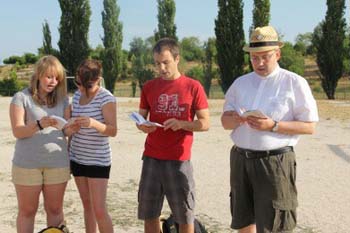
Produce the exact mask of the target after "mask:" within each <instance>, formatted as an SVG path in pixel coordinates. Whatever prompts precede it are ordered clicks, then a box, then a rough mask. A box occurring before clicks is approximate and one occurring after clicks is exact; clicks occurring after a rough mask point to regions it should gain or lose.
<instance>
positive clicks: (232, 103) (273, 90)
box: [221, 26, 318, 233]
mask: <svg viewBox="0 0 350 233" xmlns="http://www.w3.org/2000/svg"><path fill="white" fill-rule="evenodd" d="M282 46H283V43H282V42H280V41H279V40H278V34H277V33H276V31H275V29H274V28H273V27H271V26H265V27H258V28H256V29H255V30H254V31H253V32H252V34H251V37H250V43H249V44H248V45H246V46H245V47H244V48H243V50H244V51H246V52H249V54H250V61H251V63H252V66H253V69H254V72H251V73H249V74H246V75H243V76H242V77H239V78H238V79H237V80H235V82H234V83H233V84H232V85H231V87H230V88H229V89H228V91H227V93H226V96H225V104H224V111H223V114H222V117H221V121H222V125H223V127H224V128H225V129H230V130H232V133H231V139H232V141H233V142H234V146H233V147H232V149H231V154H230V156H231V161H230V166H231V176H230V178H231V213H232V222H231V227H232V228H233V229H239V232H240V233H242V232H244V233H245V232H249V233H250V232H258V233H263V232H264V233H265V232H292V230H293V228H294V227H295V226H296V207H297V190H296V186H295V178H296V171H295V170H296V162H295V153H294V149H293V147H294V146H295V145H296V144H297V142H298V139H299V135H300V134H312V133H313V132H314V129H315V124H316V122H317V121H318V113H317V106H316V101H315V99H314V97H313V96H312V93H311V90H310V87H309V85H308V83H307V81H306V80H305V79H304V78H302V77H301V76H299V75H297V74H295V73H292V72H290V71H287V70H285V69H282V68H280V67H279V65H278V60H279V59H280V58H281V51H280V48H281V47H282ZM249 110H256V111H249ZM247 115H249V116H247Z"/></svg>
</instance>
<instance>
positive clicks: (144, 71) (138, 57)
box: [130, 37, 154, 89]
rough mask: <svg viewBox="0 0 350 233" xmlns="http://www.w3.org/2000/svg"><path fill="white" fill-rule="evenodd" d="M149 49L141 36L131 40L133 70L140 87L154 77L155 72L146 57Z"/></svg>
mask: <svg viewBox="0 0 350 233" xmlns="http://www.w3.org/2000/svg"><path fill="white" fill-rule="evenodd" d="M148 50H149V48H148V47H147V42H144V41H143V40H142V38H140V37H136V38H134V39H133V40H132V41H131V42H130V56H131V59H130V60H131V71H132V74H133V77H134V79H136V80H138V82H139V87H140V89H142V87H143V84H144V83H145V82H146V81H148V80H151V79H152V78H153V77H154V72H153V70H152V69H151V68H150V67H149V66H150V64H148V63H147V59H146V56H147V55H148V53H149V52H148Z"/></svg>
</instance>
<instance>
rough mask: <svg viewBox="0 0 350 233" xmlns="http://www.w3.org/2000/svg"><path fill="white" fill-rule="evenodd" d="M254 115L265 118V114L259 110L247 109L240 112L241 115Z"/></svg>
mask: <svg viewBox="0 0 350 233" xmlns="http://www.w3.org/2000/svg"><path fill="white" fill-rule="evenodd" d="M248 116H254V117H259V118H267V116H266V115H265V114H264V113H263V112H261V111H260V110H248V111H245V112H244V113H243V114H241V117H248Z"/></svg>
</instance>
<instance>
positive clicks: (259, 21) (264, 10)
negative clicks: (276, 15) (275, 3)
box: [252, 0, 270, 29]
mask: <svg viewBox="0 0 350 233" xmlns="http://www.w3.org/2000/svg"><path fill="white" fill-rule="evenodd" d="M269 23H270V0H254V9H253V25H252V29H254V28H257V27H264V26H267V25H269Z"/></svg>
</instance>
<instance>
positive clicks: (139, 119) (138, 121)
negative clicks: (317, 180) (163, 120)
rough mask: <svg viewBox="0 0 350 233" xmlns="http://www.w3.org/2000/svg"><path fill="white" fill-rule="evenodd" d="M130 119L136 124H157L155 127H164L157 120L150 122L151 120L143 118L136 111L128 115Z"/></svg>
mask: <svg viewBox="0 0 350 233" xmlns="http://www.w3.org/2000/svg"><path fill="white" fill-rule="evenodd" d="M129 117H130V119H131V120H133V121H135V122H136V124H138V125H146V126H157V127H164V126H163V125H161V124H159V123H157V122H152V121H148V120H146V119H145V118H143V116H141V115H140V114H139V113H137V112H132V113H131V114H130V115H129Z"/></svg>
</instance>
